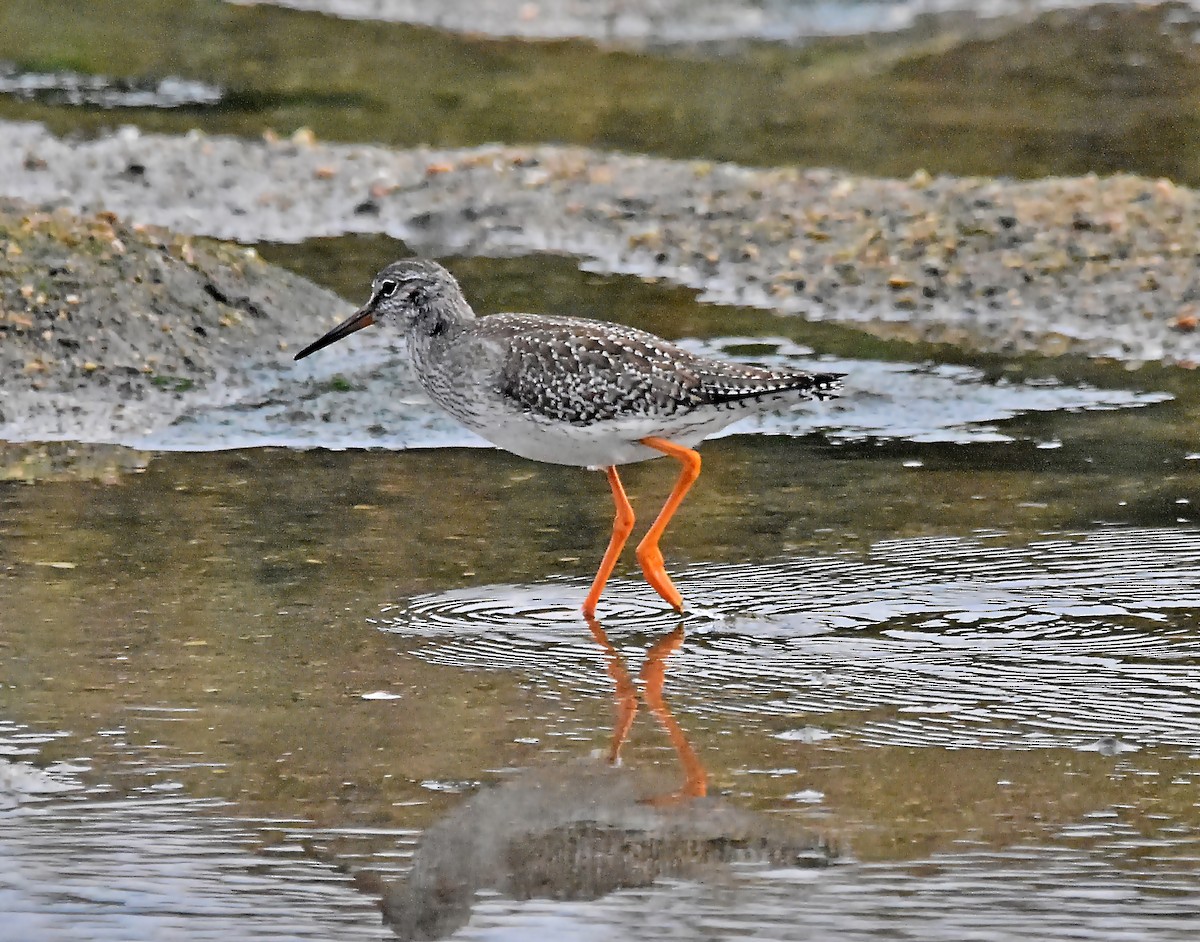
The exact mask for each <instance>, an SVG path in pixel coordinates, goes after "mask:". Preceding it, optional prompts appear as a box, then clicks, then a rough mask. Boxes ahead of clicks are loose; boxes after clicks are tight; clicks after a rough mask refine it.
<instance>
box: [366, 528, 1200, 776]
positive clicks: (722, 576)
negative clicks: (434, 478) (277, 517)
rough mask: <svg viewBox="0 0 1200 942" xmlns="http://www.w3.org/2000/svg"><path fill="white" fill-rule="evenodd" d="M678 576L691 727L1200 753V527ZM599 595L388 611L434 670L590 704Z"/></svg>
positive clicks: (631, 651) (609, 623)
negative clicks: (810, 722) (689, 606)
mask: <svg viewBox="0 0 1200 942" xmlns="http://www.w3.org/2000/svg"><path fill="white" fill-rule="evenodd" d="M677 581H678V584H679V586H680V589H681V590H682V591H683V594H684V597H685V598H687V599H689V600H691V601H692V603H693V605H694V611H693V612H692V613H689V615H688V616H687V617H686V620H685V624H686V625H687V627H688V630H689V632H688V641H687V643H686V645H685V646H684V648H683V650H682V651H680V652H679V653H678V654H676V655H675V656H674V657H673V658H672V661H671V667H672V670H673V671H674V672H675V673H676V674H677V676H679V677H681V678H685V679H684V680H681V681H680V683H679V687H678V689H677V692H676V694H675V698H676V702H677V703H680V704H681V705H682V703H683V698H687V700H688V701H690V702H688V703H687V706H686V708H687V709H688V710H689V711H691V712H693V713H700V714H710V715H714V716H729V715H731V714H737V715H753V716H755V717H759V718H764V719H766V718H770V717H772V716H774V717H778V718H785V717H796V716H802V715H806V714H829V713H843V712H850V713H851V714H854V713H859V714H863V720H862V723H861V724H857V725H856V726H855V728H854V729H853V735H855V736H857V737H859V738H861V739H865V740H867V741H870V742H875V743H879V744H890V745H939V746H944V747H951V748H962V747H992V748H1014V747H1016V748H1033V747H1046V746H1071V747H1074V748H1089V747H1091V746H1094V744H1095V743H1096V742H1097V741H1099V740H1105V741H1107V740H1108V739H1112V740H1115V741H1117V742H1119V743H1121V744H1127V745H1129V746H1131V747H1132V746H1153V745H1166V746H1173V747H1182V748H1185V749H1187V750H1189V751H1194V752H1196V753H1197V754H1200V671H1198V670H1197V665H1200V531H1196V530H1192V529H1188V530H1172V529H1127V530H1111V531H1098V532H1093V533H1087V534H1061V535H1056V536H1054V537H1050V538H1047V539H1045V540H1042V541H1039V542H1036V543H1032V544H1029V545H1026V546H1022V547H1010V546H1005V545H1002V544H1001V543H1000V542H999V541H998V539H995V538H991V539H989V538H984V537H980V538H975V539H957V538H946V539H921V540H903V541H889V542H881V543H879V544H876V546H875V547H874V548H873V549H872V551H871V552H870V553H869V554H868V555H867V556H866V557H860V556H857V555H849V554H847V555H839V556H833V557H820V558H812V557H810V558H804V557H801V558H792V559H786V560H779V561H775V562H772V563H769V564H764V565H704V566H695V567H692V568H690V569H687V570H685V571H684V572H683V573H682V575H681V578H679V579H678V580H677ZM585 589H586V586H585V585H584V584H583V583H582V582H568V581H566V580H561V581H559V580H555V581H553V582H548V583H545V584H542V585H537V586H488V587H480V588H475V589H470V590H459V591H454V592H446V593H439V594H432V595H424V596H418V597H416V598H413V599H411V600H409V601H406V602H403V603H400V604H397V605H395V606H389V607H388V608H386V609H385V610H384V611H383V612H382V617H381V619H380V621H379V626H380V627H381V628H383V629H384V630H387V631H391V632H395V633H398V634H401V635H405V636H409V637H414V638H419V639H422V641H423V643H419V644H417V645H416V653H417V654H418V655H419V656H422V657H425V658H428V659H429V660H432V661H436V662H439V663H444V664H453V665H458V666H464V667H470V668H474V669H510V670H520V671H524V672H529V673H532V674H536V675H541V676H543V677H545V678H547V679H553V680H555V681H557V682H560V683H563V684H565V685H567V686H569V687H571V688H573V689H576V690H583V689H587V690H589V691H590V690H593V688H594V687H595V686H596V684H597V683H598V682H602V671H600V670H599V662H600V657H601V654H600V652H599V651H598V650H597V649H596V648H595V646H594V645H592V644H591V643H590V639H589V638H588V637H587V634H586V632H585V631H584V630H583V623H582V620H581V619H580V618H579V616H578V615H577V606H578V604H579V601H580V599H581V598H582V596H583V593H584V591H585ZM601 613H602V616H603V621H604V625H605V628H606V629H607V630H608V631H609V634H610V636H611V637H613V638H614V640H616V641H618V643H619V641H620V639H621V637H622V633H624V634H625V638H626V639H628V638H629V634H628V633H629V632H636V633H637V634H638V635H639V636H644V634H646V633H651V634H657V633H661V632H662V631H665V630H667V629H669V628H670V627H672V626H673V625H675V624H676V623H677V622H678V617H677V616H675V615H674V614H673V613H672V612H670V611H669V610H665V609H664V606H663V605H662V604H661V602H660V601H659V600H658V599H657V598H656V597H655V596H654V595H653V593H652V592H651V591H650V590H649V589H648V588H646V587H645V586H644V585H641V584H639V583H637V582H634V581H628V580H617V581H615V582H614V583H613V584H612V585H611V586H610V588H609V589H608V591H607V592H606V594H605V598H604V600H603V602H602V603H601ZM642 640H643V638H642V637H639V638H636V639H633V641H634V642H635V643H630V644H628V645H627V647H628V650H627V652H625V653H627V654H628V656H629V657H630V658H632V659H634V660H636V659H637V658H638V657H639V656H640V652H641V650H642V648H643V647H644V645H643V644H642V643H641V642H642ZM598 675H601V680H600V681H597V676H598ZM867 714H869V715H867Z"/></svg>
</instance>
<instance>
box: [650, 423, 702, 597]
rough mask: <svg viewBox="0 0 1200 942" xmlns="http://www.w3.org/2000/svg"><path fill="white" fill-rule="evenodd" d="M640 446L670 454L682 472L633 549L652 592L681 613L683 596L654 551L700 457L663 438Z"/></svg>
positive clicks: (696, 470) (691, 481) (694, 475)
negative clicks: (644, 533) (651, 522)
mask: <svg viewBox="0 0 1200 942" xmlns="http://www.w3.org/2000/svg"><path fill="white" fill-rule="evenodd" d="M642 444H643V445H646V446H647V447H649V448H655V449H657V450H658V451H661V452H662V453H663V454H664V455H670V456H671V457H672V458H674V459H675V460H676V461H678V462H679V463H680V464H681V465H683V470H681V471H680V472H679V479H678V480H677V481H676V482H675V488H674V490H672V491H671V496H670V497H668V498H667V502H666V503H665V504H663V509H662V510H660V511H659V513H658V518H657V519H656V520H655V521H654V523H653V524H651V526H650V529H649V530H647V531H646V535H645V536H644V537H642V542H640V543H639V544H638V548H637V558H638V562H639V563H641V565H642V572H643V573H644V574H645V576H646V581H647V582H649V583H650V585H651V586H652V587H653V588H654V591H655V592H657V593H658V594H659V595H661V596H662V597H663V598H664V599H666V601H667V602H668V603H669V604H670V605H671V607H672V608H674V609H675V611H677V612H682V611H683V596H681V595H680V594H679V590H678V589H676V588H675V585H674V583H672V582H671V577H670V576H668V575H667V570H666V567H665V566H664V565H663V557H662V553H661V552H660V551H659V548H658V540H659V538H660V537H661V536H662V535H663V531H664V530H666V529H667V524H668V523H670V522H671V518H672V517H673V516H674V515H675V511H677V510H678V509H679V505H680V504H682V503H683V498H684V497H685V496H686V495H687V492H688V490H689V489H690V488H691V486H692V485H693V484H694V483H695V482H696V478H698V477H700V455H699V453H698V452H695V451H692V449H690V448H684V447H683V446H682V445H676V444H675V443H674V442H669V441H667V440H666V439H665V438H653V437H651V438H643V439H642Z"/></svg>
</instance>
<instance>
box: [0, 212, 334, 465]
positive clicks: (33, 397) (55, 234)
mask: <svg viewBox="0 0 1200 942" xmlns="http://www.w3.org/2000/svg"><path fill="white" fill-rule="evenodd" d="M344 307H345V305H344V302H342V301H340V300H339V299H338V298H337V297H336V296H334V295H333V294H331V293H329V292H327V291H324V290H323V289H320V288H318V287H316V286H315V285H312V284H311V283H309V282H307V281H305V280H304V279H302V278H299V277H298V276H296V275H293V274H291V273H290V272H286V271H284V270H282V269H279V268H276V267H274V266H272V265H268V264H267V263H266V262H264V261H263V260H262V259H260V258H258V256H257V253H255V252H254V250H253V249H247V248H245V247H242V246H236V245H228V244H221V243H218V242H214V241H211V240H206V239H198V238H194V237H191V236H183V235H178V234H174V233H171V232H168V231H166V230H163V229H158V228H156V227H152V226H143V225H129V224H126V223H124V222H122V221H121V220H120V219H118V218H117V217H116V216H113V215H112V214H109V213H101V214H98V215H94V214H89V215H85V216H78V215H75V214H73V213H71V212H69V211H67V210H63V209H59V210H57V211H53V212H44V211H41V210H38V209H36V208H35V207H33V206H31V205H29V204H24V203H20V202H15V201H12V200H0V375H2V376H3V377H4V381H3V387H2V388H0V428H3V429H4V437H6V438H12V439H18V440H19V439H22V438H38V439H47V438H48V439H56V438H58V439H79V440H83V441H107V440H112V438H113V437H114V436H117V437H118V438H120V437H122V436H127V435H135V434H146V433H149V432H151V431H152V430H154V429H157V428H161V427H164V426H165V425H168V424H169V423H170V422H171V421H173V419H174V418H175V417H176V416H177V415H178V414H179V413H180V412H181V411H182V409H183V408H184V407H185V405H186V404H188V403H191V402H193V401H195V400H196V399H197V398H203V400H204V401H205V402H206V403H208V404H210V405H215V404H218V403H220V402H223V401H228V400H229V399H230V397H232V396H235V395H236V394H237V390H238V389H239V387H240V385H241V382H240V379H241V374H242V373H243V372H244V371H245V370H247V369H249V368H250V367H251V365H253V364H261V363H262V362H264V360H268V361H269V360H285V359H286V358H287V354H286V352H285V351H286V350H287V348H288V346H289V342H291V341H296V340H299V339H301V338H303V337H308V336H312V335H313V334H314V333H315V332H317V331H319V330H321V329H323V328H324V327H325V326H327V325H328V324H329V322H330V321H331V320H333V319H334V318H335V317H336V316H337V315H338V314H339V313H343V312H344Z"/></svg>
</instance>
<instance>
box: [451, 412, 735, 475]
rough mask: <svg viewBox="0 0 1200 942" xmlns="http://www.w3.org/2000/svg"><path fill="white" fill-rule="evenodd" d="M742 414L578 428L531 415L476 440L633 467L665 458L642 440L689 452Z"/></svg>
mask: <svg viewBox="0 0 1200 942" xmlns="http://www.w3.org/2000/svg"><path fill="white" fill-rule="evenodd" d="M739 418H741V416H740V415H738V414H736V413H732V412H724V411H722V412H717V413H710V414H708V415H703V416H697V415H692V416H689V417H686V418H682V419H681V418H679V417H677V416H676V417H673V418H672V420H671V421H670V422H664V420H663V419H662V418H657V419H653V418H645V419H642V418H639V419H614V420H611V421H607V422H596V423H594V424H592V425H586V426H579V425H569V424H565V423H557V422H547V421H544V420H539V419H535V418H532V417H530V416H523V415H522V416H508V417H505V419H504V421H503V422H497V423H495V424H494V425H493V426H491V427H489V428H476V429H475V431H477V432H478V433H479V434H480V435H482V436H483V437H484V438H486V439H487V440H488V441H490V442H492V443H494V444H495V445H498V446H499V447H500V448H503V449H504V450H505V451H511V452H512V453H513V454H515V455H520V456H521V457H522V458H530V459H532V460H534V461H545V462H548V463H550V464H567V465H574V466H576V467H584V468H603V467H607V466H608V465H612V464H632V463H634V462H637V461H646V460H648V459H650V458H661V457H662V456H663V453H662V452H661V451H658V450H657V449H654V448H648V447H647V446H645V445H643V444H641V439H643V438H649V437H651V436H656V437H659V438H665V439H667V440H668V441H670V442H673V443H675V444H676V445H683V446H684V447H686V448H692V447H694V446H696V445H698V444H699V443H700V442H701V441H702V440H703V439H704V438H706V437H707V436H709V435H711V434H713V433H714V432H718V431H720V430H721V429H723V428H724V427H725V426H727V425H732V424H733V423H734V422H736V421H737V420H738V419H739Z"/></svg>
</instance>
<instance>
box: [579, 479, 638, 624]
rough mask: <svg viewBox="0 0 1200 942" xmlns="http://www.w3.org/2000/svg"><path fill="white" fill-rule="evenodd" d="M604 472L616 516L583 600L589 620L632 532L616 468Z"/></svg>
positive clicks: (631, 515) (630, 516)
mask: <svg viewBox="0 0 1200 942" xmlns="http://www.w3.org/2000/svg"><path fill="white" fill-rule="evenodd" d="M604 470H605V473H606V474H607V475H608V484H609V486H610V487H611V488H612V495H613V503H614V504H615V505H616V508H617V515H616V517H614V518H613V529H612V538H611V539H610V540H609V541H608V549H607V550H605V552H604V559H602V560H601V561H600V568H599V569H597V570H596V578H595V579H593V580H592V587H591V589H590V590H589V591H588V594H587V598H586V599H584V600H583V617H584V618H589V619H590V618H594V617H595V615H596V603H597V602H599V601H600V593H601V592H603V591H604V586H605V583H607V582H608V577H609V576H611V575H612V571H613V569H614V568H616V565H617V560H618V559H619V558H620V556H621V550H623V549H624V548H625V541H626V540H628V539H629V534H630V533H632V532H633V519H634V518H633V508H632V507H631V506H630V505H629V498H628V497H626V496H625V488H624V487H622V486H621V479H620V478H619V477H617V469H616V466H614V465H610V466H609V467H607V468H605V469H604Z"/></svg>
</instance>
